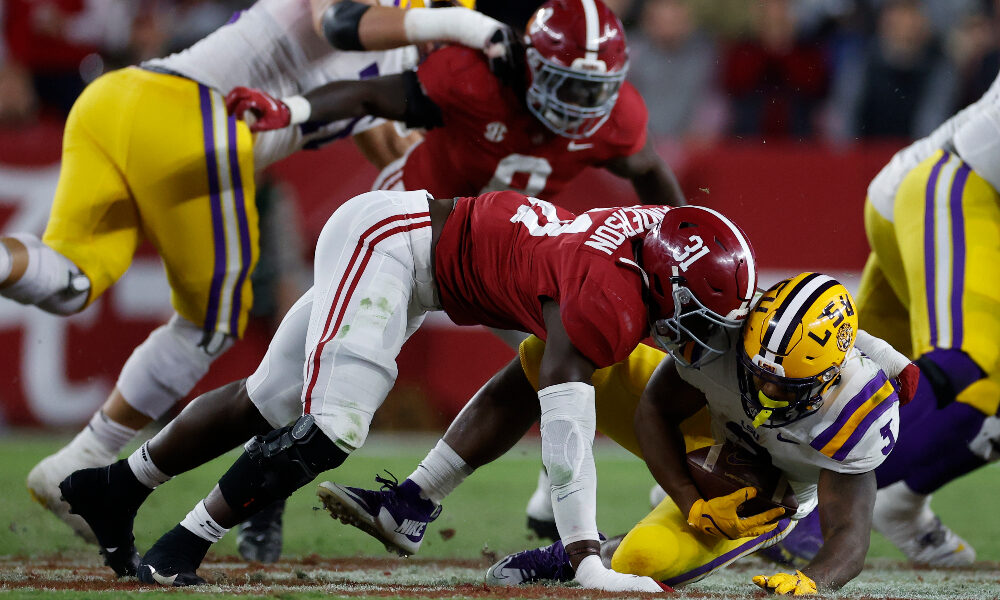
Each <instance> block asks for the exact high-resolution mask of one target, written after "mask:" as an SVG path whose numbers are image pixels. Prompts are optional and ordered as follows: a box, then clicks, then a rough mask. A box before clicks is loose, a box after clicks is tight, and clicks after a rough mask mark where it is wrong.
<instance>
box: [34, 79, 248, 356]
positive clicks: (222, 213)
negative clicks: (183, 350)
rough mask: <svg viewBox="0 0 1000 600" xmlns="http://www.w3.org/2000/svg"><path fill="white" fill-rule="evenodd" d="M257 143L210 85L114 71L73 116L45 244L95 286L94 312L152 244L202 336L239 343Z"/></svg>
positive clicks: (177, 305)
mask: <svg viewBox="0 0 1000 600" xmlns="http://www.w3.org/2000/svg"><path fill="white" fill-rule="evenodd" d="M252 144H253V142H252V139H251V135H250V132H249V130H248V129H247V127H246V125H245V124H243V123H242V122H238V121H236V120H234V119H232V118H229V117H228V115H226V108H225V104H224V102H223V98H222V96H221V95H219V93H218V92H216V91H214V90H211V89H209V88H207V87H206V86H204V85H201V84H198V83H196V82H194V81H191V80H189V79H185V78H183V77H175V76H172V75H165V74H160V73H153V72H150V71H145V70H143V69H139V68H128V69H122V70H119V71H113V72H111V73H108V74H106V75H104V76H102V77H100V78H98V79H97V80H96V81H94V82H93V83H91V84H90V85H89V86H87V88H86V89H85V90H84V92H83V94H82V95H81V96H80V98H79V99H78V100H77V101H76V103H75V104H74V105H73V109H72V110H71V111H70V115H69V119H68V120H67V122H66V129H65V133H64V137H63V153H62V166H61V172H60V176H59V185H58V188H57V190H56V195H55V199H54V202H53V205H52V213H51V216H50V217H49V222H48V226H47V227H46V229H45V234H44V236H43V241H44V242H45V243H46V244H48V245H49V246H50V247H52V248H54V249H55V250H57V251H58V252H60V253H62V254H63V255H65V256H66V257H67V258H69V259H70V260H72V261H73V262H74V263H75V264H76V265H77V266H78V267H80V269H82V270H83V272H84V273H86V274H87V277H89V278H90V282H91V293H90V298H89V299H88V303H89V302H93V301H94V300H95V299H96V298H97V297H99V296H100V295H101V294H102V293H104V291H105V290H106V289H107V288H108V287H109V286H110V285H112V284H113V283H114V282H115V281H117V280H118V278H119V277H121V276H122V274H123V273H124V272H125V270H126V269H127V268H128V266H129V264H130V263H131V262H132V256H133V255H134V254H135V251H136V248H137V247H138V246H139V243H140V242H141V241H142V240H143V238H146V239H148V240H149V241H150V242H152V244H153V246H154V247H155V248H156V250H157V252H159V254H160V257H161V258H162V259H163V264H164V267H165V269H166V273H167V280H168V281H169V283H170V288H171V302H172V304H173V307H174V309H175V310H176V311H177V312H178V313H179V314H180V315H181V316H182V317H184V318H185V319H188V320H189V321H191V322H193V323H197V324H199V325H201V326H202V327H203V328H204V329H205V332H206V334H211V333H214V332H220V333H224V334H227V335H233V336H239V335H241V334H242V332H243V329H244V327H245V326H246V319H247V313H248V311H249V309H250V305H251V304H252V302H253V298H252V293H251V289H250V273H251V272H252V270H253V267H254V265H255V264H256V262H257V253H258V228H257V209H256V207H255V204H254V179H253V177H254V170H253V145H252Z"/></svg>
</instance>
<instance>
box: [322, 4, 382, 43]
mask: <svg viewBox="0 0 1000 600" xmlns="http://www.w3.org/2000/svg"><path fill="white" fill-rule="evenodd" d="M369 8H371V6H370V5H368V4H361V3H360V2H354V1H353V0H343V1H342V2H338V3H336V4H334V5H333V6H331V7H329V8H327V9H326V10H325V11H324V12H323V35H324V37H326V40H327V41H328V42H330V45H332V46H333V47H334V48H337V49H338V50H364V49H365V48H364V47H362V46H361V39H360V37H359V35H358V24H359V23H360V22H361V15H363V14H365V12H366V11H367V10H368V9H369Z"/></svg>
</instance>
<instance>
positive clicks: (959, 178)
mask: <svg viewBox="0 0 1000 600" xmlns="http://www.w3.org/2000/svg"><path fill="white" fill-rule="evenodd" d="M968 178H969V165H967V164H965V163H964V162H963V163H962V165H961V166H960V167H959V168H958V172H956V173H955V181H953V182H952V184H951V198H950V202H949V204H950V206H949V208H950V209H951V210H950V212H951V245H952V256H951V261H952V262H951V265H952V267H951V347H952V348H961V347H962V334H963V333H964V332H963V325H964V322H963V320H962V296H963V295H964V294H965V216H964V215H963V214H962V193H963V192H964V191H965V181H966V180H967V179H968Z"/></svg>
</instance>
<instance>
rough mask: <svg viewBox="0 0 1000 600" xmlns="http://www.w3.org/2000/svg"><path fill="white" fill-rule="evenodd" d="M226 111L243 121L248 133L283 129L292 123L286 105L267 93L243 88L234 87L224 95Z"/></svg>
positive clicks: (290, 114)
mask: <svg viewBox="0 0 1000 600" xmlns="http://www.w3.org/2000/svg"><path fill="white" fill-rule="evenodd" d="M226 110H227V111H228V112H229V114H231V115H233V116H234V117H236V118H237V119H243V120H244V121H246V123H247V125H249V126H250V131H253V132H255V133H256V132H258V131H271V130H273V129H283V128H285V127H288V125H289V124H290V123H291V122H292V113H291V111H290V110H289V109H288V105H287V104H285V103H284V102H282V101H281V100H278V99H277V98H274V97H272V96H270V95H269V94H268V93H267V92H264V91H262V90H257V89H254V88H248V87H243V86H238V87H234V88H233V89H232V90H231V91H230V92H229V93H228V94H226Z"/></svg>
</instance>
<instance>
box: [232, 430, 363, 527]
mask: <svg viewBox="0 0 1000 600" xmlns="http://www.w3.org/2000/svg"><path fill="white" fill-rule="evenodd" d="M243 450H244V452H243V454H242V455H241V456H240V457H239V458H238V459H237V460H236V462H235V463H234V464H233V466H232V467H230V468H229V470H228V471H226V473H225V474H224V475H223V476H222V478H221V479H219V491H221V492H222V497H223V498H225V499H226V502H227V503H228V504H229V506H230V508H232V510H233V512H234V513H235V514H236V516H237V517H238V518H239V520H241V521H242V520H243V519H245V518H246V517H248V516H250V515H252V514H254V513H256V512H257V511H258V510H260V509H261V508H263V507H265V506H267V505H269V504H271V503H272V502H274V501H275V500H279V499H282V498H287V497H288V496H290V495H292V492H294V491H295V490H297V489H299V488H300V487H302V486H304V485H305V484H307V483H309V482H310V481H312V480H313V479H315V478H316V476H317V475H319V474H320V473H322V472H323V471H326V470H328V469H334V468H336V467H339V466H340V465H341V464H342V463H343V462H344V460H345V459H346V458H347V453H346V452H344V451H343V450H341V449H340V448H338V447H337V446H336V445H335V444H334V443H333V440H331V439H330V438H328V437H327V436H326V434H324V433H323V432H322V431H321V430H320V428H319V426H317V425H316V420H315V419H314V418H313V416H312V415H303V416H301V417H299V420H298V421H296V422H295V424H293V425H291V426H289V427H282V428H281V429H275V430H274V431H272V432H271V433H268V434H267V435H266V436H263V437H261V436H259V435H258V436H255V437H254V438H253V439H251V440H250V441H249V442H247V443H246V445H245V446H244V447H243Z"/></svg>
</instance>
